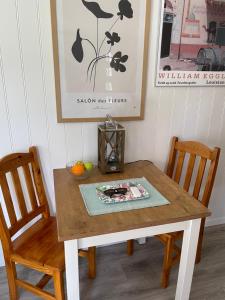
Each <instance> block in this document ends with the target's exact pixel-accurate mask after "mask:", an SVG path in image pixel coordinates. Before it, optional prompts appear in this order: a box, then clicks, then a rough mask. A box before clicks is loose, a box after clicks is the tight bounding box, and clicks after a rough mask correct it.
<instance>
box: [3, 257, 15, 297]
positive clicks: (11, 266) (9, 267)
mask: <svg viewBox="0 0 225 300" xmlns="http://www.w3.org/2000/svg"><path fill="white" fill-rule="evenodd" d="M5 264H6V272H7V277H8V285H9V295H10V300H17V299H18V291H17V286H16V281H15V280H16V277H17V276H16V267H15V263H14V262H11V261H7V260H6V262H5Z"/></svg>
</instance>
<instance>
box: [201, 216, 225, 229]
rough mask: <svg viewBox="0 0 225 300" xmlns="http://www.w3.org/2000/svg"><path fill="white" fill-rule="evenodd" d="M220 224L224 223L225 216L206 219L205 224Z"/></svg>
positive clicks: (207, 225)
mask: <svg viewBox="0 0 225 300" xmlns="http://www.w3.org/2000/svg"><path fill="white" fill-rule="evenodd" d="M222 224H225V217H222V218H212V219H208V220H207V221H206V224H205V226H206V227H209V226H215V225H222Z"/></svg>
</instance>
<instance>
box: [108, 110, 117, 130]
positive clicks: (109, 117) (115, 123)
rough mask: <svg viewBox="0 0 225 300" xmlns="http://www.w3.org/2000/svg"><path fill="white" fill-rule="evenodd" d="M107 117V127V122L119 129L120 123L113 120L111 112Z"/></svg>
mask: <svg viewBox="0 0 225 300" xmlns="http://www.w3.org/2000/svg"><path fill="white" fill-rule="evenodd" d="M106 118H107V121H106V127H107V124H109V125H111V126H113V127H114V128H115V129H116V130H117V129H118V123H117V122H116V121H114V120H113V118H112V116H111V115H110V114H107V115H106Z"/></svg>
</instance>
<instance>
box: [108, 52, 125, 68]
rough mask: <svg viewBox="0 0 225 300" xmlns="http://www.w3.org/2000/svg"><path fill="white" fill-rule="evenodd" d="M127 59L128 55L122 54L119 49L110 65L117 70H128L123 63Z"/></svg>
mask: <svg viewBox="0 0 225 300" xmlns="http://www.w3.org/2000/svg"><path fill="white" fill-rule="evenodd" d="M127 60H128V55H123V56H122V53H121V51H118V52H116V54H114V55H113V57H112V61H111V63H110V66H111V68H113V69H115V71H116V72H118V71H120V72H126V67H125V66H124V65H123V64H122V63H125V62H126V61H127Z"/></svg>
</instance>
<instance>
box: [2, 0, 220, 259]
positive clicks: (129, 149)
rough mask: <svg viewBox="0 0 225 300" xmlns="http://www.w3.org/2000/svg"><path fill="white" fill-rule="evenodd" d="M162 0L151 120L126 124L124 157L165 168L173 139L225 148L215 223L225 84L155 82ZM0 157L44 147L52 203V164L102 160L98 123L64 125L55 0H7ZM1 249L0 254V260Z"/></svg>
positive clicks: (155, 31)
mask: <svg viewBox="0 0 225 300" xmlns="http://www.w3.org/2000/svg"><path fill="white" fill-rule="evenodd" d="M159 15H160V1H158V0H154V1H152V12H151V16H152V17H151V20H152V26H151V33H150V47H149V64H148V74H147V92H146V103H145V119H144V120H143V121H139V122H124V123H123V125H124V126H125V128H126V144H125V146H126V151H125V160H126V161H134V160H138V159H149V160H152V161H153V162H155V163H156V164H157V165H158V166H160V167H161V168H162V169H163V168H164V166H165V162H166V160H167V155H168V150H169V144H170V139H171V137H172V136H173V135H177V136H179V137H181V138H183V139H197V140H200V141H202V142H205V143H207V144H209V145H211V146H214V145H218V146H220V147H221V148H222V155H221V160H220V164H219V170H218V176H217V178H216V183H215V187H214V191H213V195H212V199H211V204H210V207H211V209H212V211H213V215H212V217H211V218H210V220H209V224H217V223H222V222H224V223H225V205H224V201H225V199H224V198H225V196H224V195H225V153H223V152H224V149H225V139H224V136H225V88H223V87H217V88H199V87H195V88H188V87H187V88H186V87H184V88H181V87H177V88H173V87H172V88H156V87H154V79H155V68H156V59H157V55H158V36H159ZM0 137H1V141H2V140H3V141H4V142H3V143H0V156H3V155H5V154H6V153H9V152H12V151H19V150H25V149H27V148H28V147H29V146H30V145H31V144H33V145H37V146H38V147H39V151H40V156H41V162H42V166H43V171H44V178H45V182H46V186H47V191H48V195H49V199H50V202H51V209H52V211H53V212H54V211H55V204H54V187H53V177H52V170H53V168H59V167H64V166H65V164H66V162H67V161H69V160H77V159H84V160H92V161H95V162H96V161H97V123H86V124H84V123H83V124H81V123H73V124H58V123H57V121H56V103H55V90H54V67H53V53H52V38H51V19H50V3H49V0H7V1H3V0H0ZM1 262H2V255H1V253H0V264H1Z"/></svg>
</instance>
